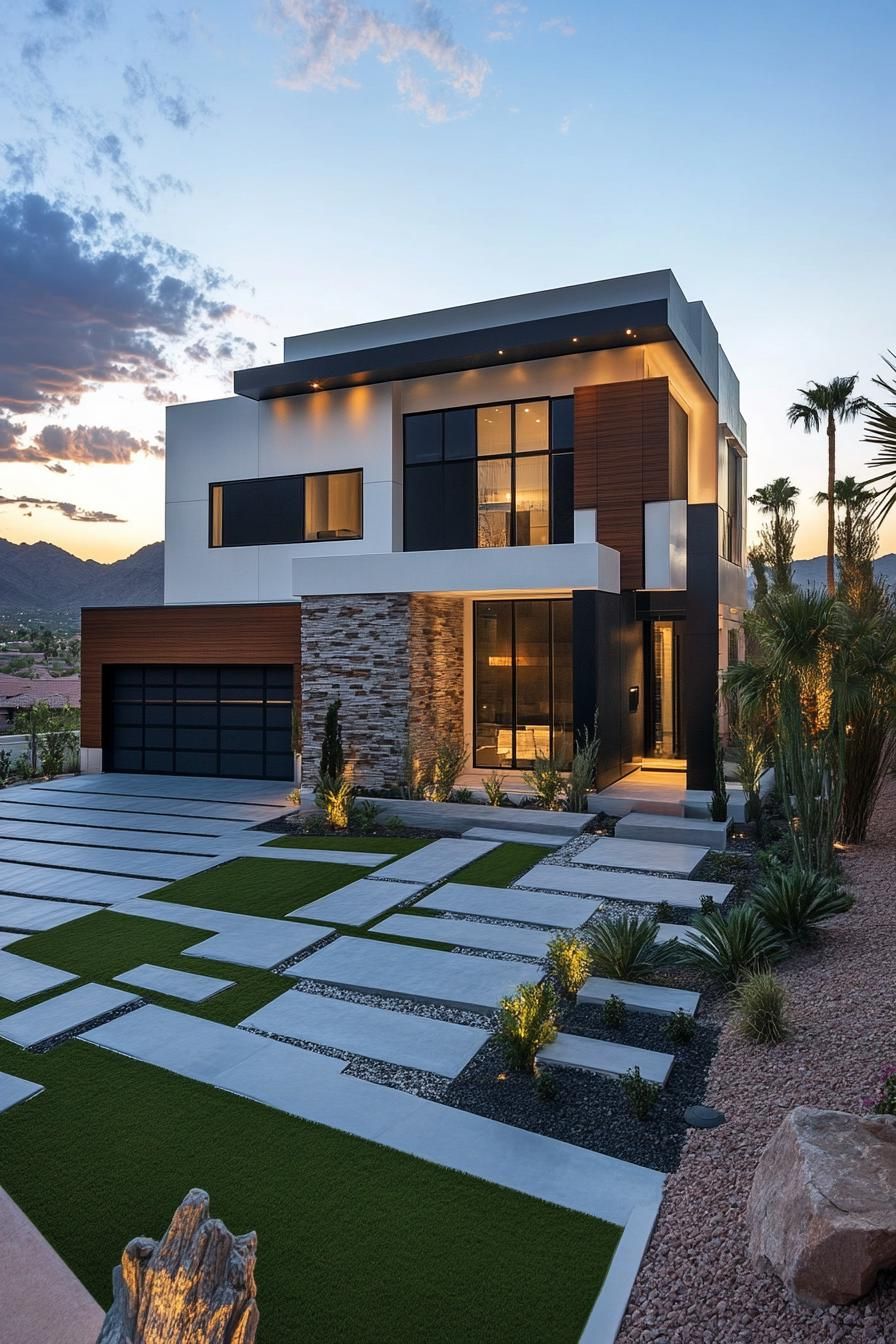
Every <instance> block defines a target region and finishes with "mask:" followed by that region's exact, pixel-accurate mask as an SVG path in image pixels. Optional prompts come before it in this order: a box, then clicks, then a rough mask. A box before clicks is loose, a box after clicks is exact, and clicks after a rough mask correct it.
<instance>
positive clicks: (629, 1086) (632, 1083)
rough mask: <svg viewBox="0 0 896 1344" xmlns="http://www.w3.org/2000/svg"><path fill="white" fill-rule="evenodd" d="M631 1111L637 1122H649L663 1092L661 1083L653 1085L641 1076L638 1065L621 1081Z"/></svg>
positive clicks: (620, 1084)
mask: <svg viewBox="0 0 896 1344" xmlns="http://www.w3.org/2000/svg"><path fill="white" fill-rule="evenodd" d="M619 1086H620V1087H621V1088H622V1090H623V1092H624V1093H625V1099H626V1101H627V1102H628V1104H629V1109H630V1110H631V1113H632V1115H633V1116H634V1117H635V1119H636V1120H642V1121H643V1120H647V1119H648V1118H649V1116H650V1112H651V1111H652V1110H653V1108H654V1106H655V1105H656V1103H657V1102H658V1100H659V1096H660V1092H661V1091H662V1089H661V1087H660V1085H659V1083H651V1082H649V1081H648V1079H646V1078H643V1077H642V1076H641V1070H640V1069H639V1068H638V1066H637V1064H636V1065H635V1067H634V1068H633V1069H629V1070H628V1072H627V1073H624V1074H623V1075H622V1077H621V1078H620V1079H619Z"/></svg>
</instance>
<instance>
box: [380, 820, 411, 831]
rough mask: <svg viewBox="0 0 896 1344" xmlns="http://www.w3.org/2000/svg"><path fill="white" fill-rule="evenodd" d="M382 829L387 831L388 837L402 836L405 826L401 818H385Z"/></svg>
mask: <svg viewBox="0 0 896 1344" xmlns="http://www.w3.org/2000/svg"><path fill="white" fill-rule="evenodd" d="M383 829H384V830H386V831H388V832H389V834H390V835H404V833H405V831H406V830H407V826H406V825H405V824H404V822H403V821H402V819H401V817H387V818H386V822H385V825H384V827H383Z"/></svg>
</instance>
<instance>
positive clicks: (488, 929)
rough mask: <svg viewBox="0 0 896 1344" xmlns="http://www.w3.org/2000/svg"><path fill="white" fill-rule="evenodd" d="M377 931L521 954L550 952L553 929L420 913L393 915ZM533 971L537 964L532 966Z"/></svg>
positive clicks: (541, 956) (451, 944) (542, 955)
mask: <svg viewBox="0 0 896 1344" xmlns="http://www.w3.org/2000/svg"><path fill="white" fill-rule="evenodd" d="M373 932H374V933H390V934H392V935H393V937H397V938H420V939H422V940H423V941H424V942H430V943H447V945H448V946H449V947H476V948H480V949H481V950H482V951H484V952H511V953H513V954H514V955H515V956H518V957H538V958H539V959H542V958H544V957H546V956H547V951H548V943H549V942H550V941H551V939H552V938H553V936H554V935H553V932H551V933H542V932H541V931H540V930H539V929H515V928H511V927H510V926H508V925H507V924H483V923H481V922H480V921H479V920H476V919H425V918H423V917H421V916H420V915H390V916H389V918H388V919H384V920H382V921H381V922H380V923H379V924H376V925H374V928H373ZM530 970H531V972H532V974H533V975H535V974H536V973H538V972H537V968H536V967H534V966H533V967H531V968H530Z"/></svg>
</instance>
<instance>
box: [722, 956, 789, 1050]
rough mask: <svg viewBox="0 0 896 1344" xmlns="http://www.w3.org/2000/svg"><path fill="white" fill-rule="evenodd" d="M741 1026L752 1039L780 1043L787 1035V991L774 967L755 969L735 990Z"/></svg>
mask: <svg viewBox="0 0 896 1344" xmlns="http://www.w3.org/2000/svg"><path fill="white" fill-rule="evenodd" d="M734 1004H735V1011H736V1013H737V1021H738V1026H739V1027H740V1029H741V1031H742V1032H743V1034H744V1035H745V1036H748V1037H749V1039H750V1040H751V1041H758V1042H759V1043H760V1044H761V1045H778V1044H779V1043H780V1042H781V1041H783V1039H784V1037H785V1036H786V1035H787V995H786V994H785V992H784V986H783V985H782V984H781V982H780V980H778V979H777V978H776V977H775V976H774V975H772V973H771V972H770V971H754V972H753V973H752V975H748V976H746V977H745V978H744V979H743V980H742V981H741V983H740V985H739V986H738V987H737V989H736V990H735V993H734Z"/></svg>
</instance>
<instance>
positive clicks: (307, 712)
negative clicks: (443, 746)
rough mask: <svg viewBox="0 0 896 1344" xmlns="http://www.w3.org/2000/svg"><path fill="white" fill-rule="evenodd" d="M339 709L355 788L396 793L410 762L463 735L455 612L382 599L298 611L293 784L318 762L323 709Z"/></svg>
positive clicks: (316, 601) (443, 605) (432, 602)
mask: <svg viewBox="0 0 896 1344" xmlns="http://www.w3.org/2000/svg"><path fill="white" fill-rule="evenodd" d="M337 695H338V696H339V698H340V699H341V701H342V710H341V714H340V718H341V721H342V735H343V744H344V746H345V756H346V761H347V763H348V764H349V765H350V766H351V769H352V775H353V778H354V780H355V782H356V783H357V784H359V785H361V786H362V787H363V786H366V787H368V788H383V787H388V786H391V785H394V784H398V783H400V782H401V781H402V780H403V778H404V775H405V773H406V766H407V761H408V755H409V753H410V754H411V755H413V756H414V757H416V758H417V760H418V761H419V763H420V764H422V765H425V764H427V763H428V762H429V760H430V759H431V755H432V751H433V750H434V747H435V745H437V743H438V742H439V741H441V740H443V739H444V738H445V737H461V736H462V735H463V604H462V601H461V600H460V599H458V598H443V597H430V596H428V595H427V594H413V595H412V594H407V593H386V594H382V595H379V594H376V595H367V594H352V595H350V596H334V597H309V598H305V599H303V601H302V776H303V780H304V782H305V786H306V788H307V787H308V786H309V785H310V784H311V783H312V781H313V779H314V776H315V774H316V771H317V767H318V764H319V761H320V746H321V739H322V736H323V727H324V719H325V717H326V712H327V706H328V705H329V703H330V701H331V700H333V699H334V698H335V697H336V696H337Z"/></svg>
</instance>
